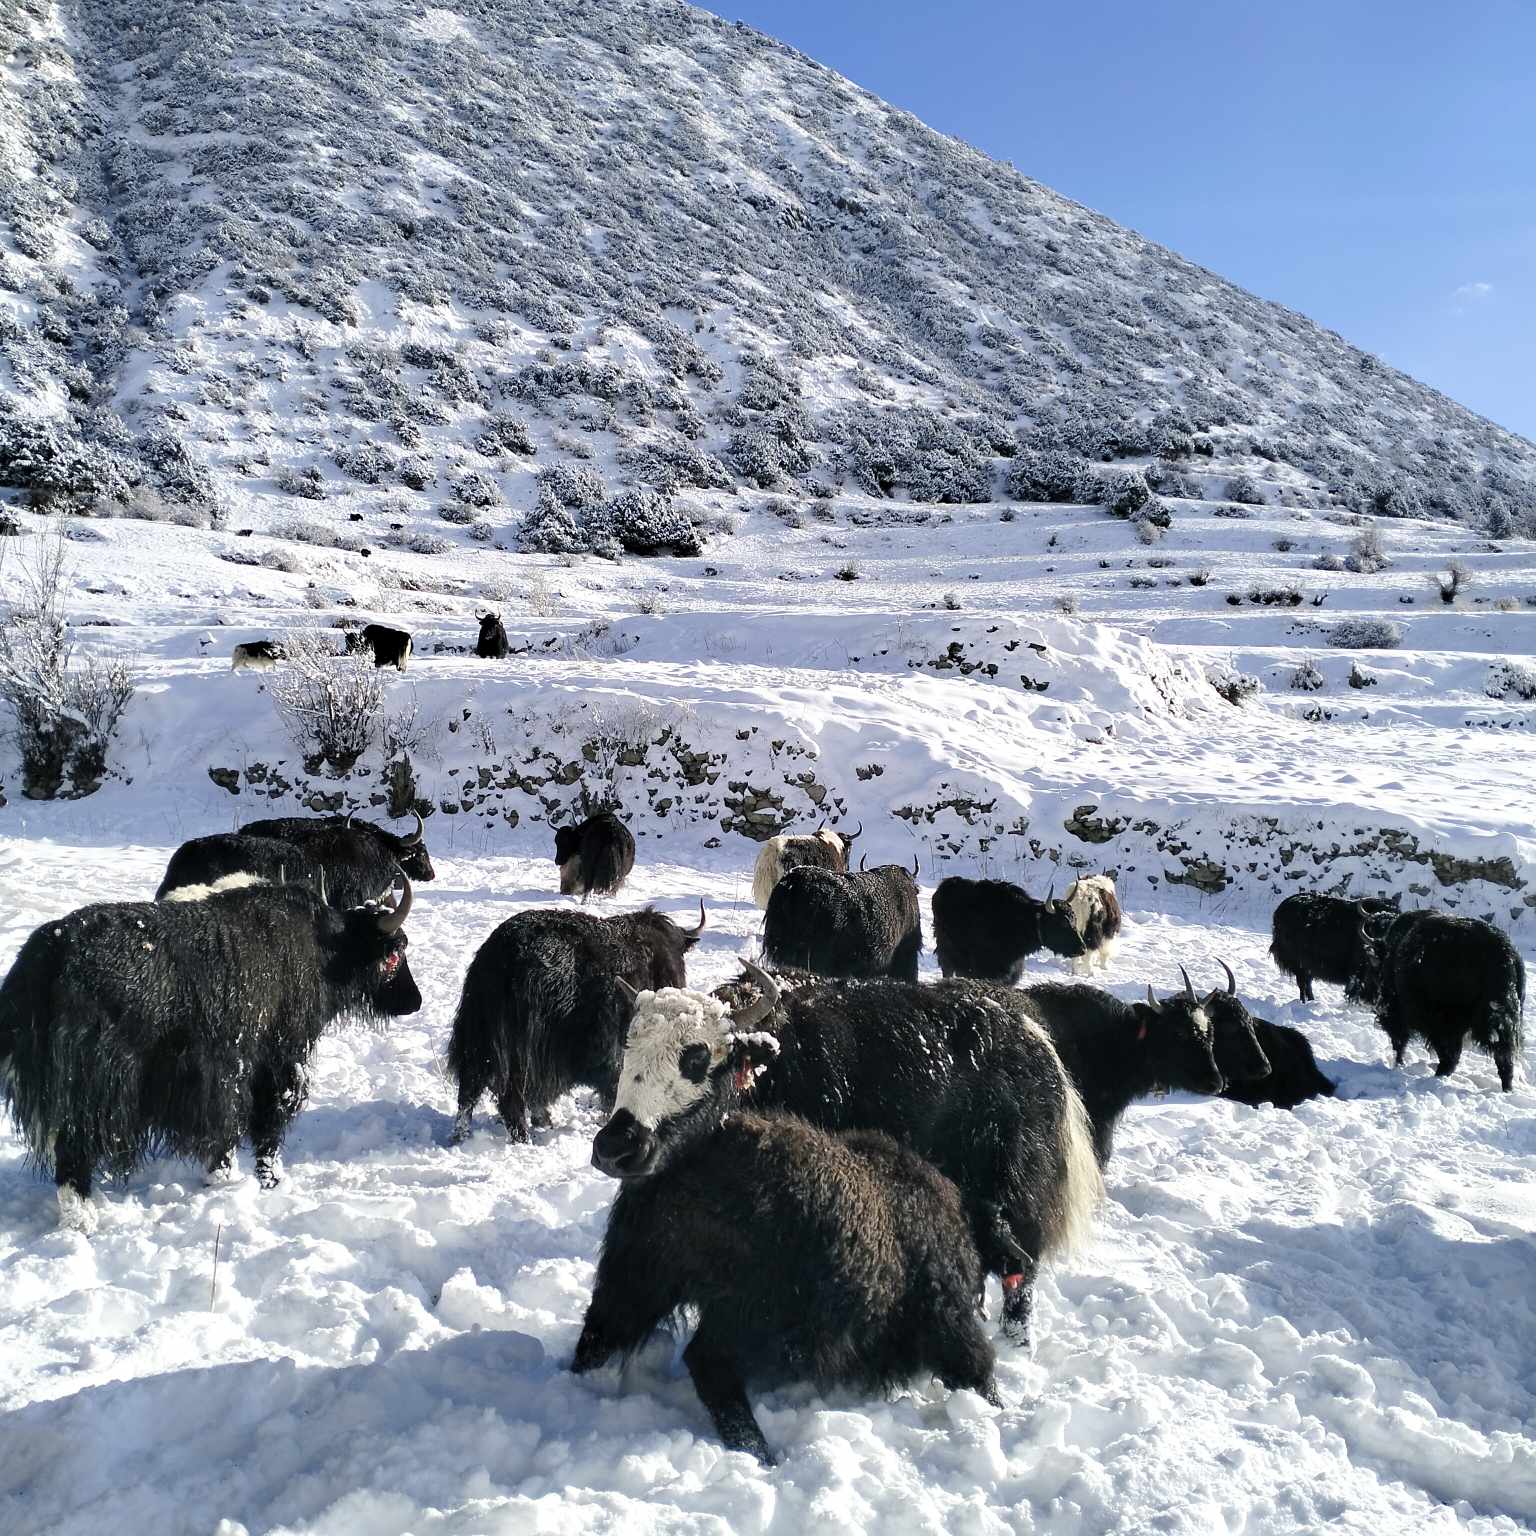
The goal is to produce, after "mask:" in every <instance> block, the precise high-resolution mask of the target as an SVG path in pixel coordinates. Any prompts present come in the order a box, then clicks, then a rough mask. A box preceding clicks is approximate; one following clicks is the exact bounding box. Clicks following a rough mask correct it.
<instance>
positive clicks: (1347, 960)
mask: <svg viewBox="0 0 1536 1536" xmlns="http://www.w3.org/2000/svg"><path fill="white" fill-rule="evenodd" d="M1395 909H1396V902H1395V901H1387V900H1381V899H1378V898H1375V897H1368V898H1366V899H1365V900H1362V901H1347V900H1345V899H1344V898H1343V897H1342V896H1323V895H1320V894H1318V893H1317V892H1315V891H1299V892H1298V893H1297V894H1296V895H1294V896H1287V897H1286V898H1285V900H1284V901H1282V902H1281V903H1280V905H1279V906H1278V907H1276V908H1275V915H1274V918H1273V920H1272V924H1271V932H1270V937H1271V941H1272V942H1271V943H1270V946H1269V952H1270V954H1271V956H1273V958H1274V962H1275V964H1276V965H1277V966H1279V967H1280V969H1281V970H1282V971H1284V972H1285V973H1286V975H1288V976H1294V977H1295V978H1296V989H1297V992H1298V993H1299V995H1300V998H1301V1001H1302V1002H1304V1003H1310V1002H1312V1001H1314V996H1313V992H1312V983H1313V981H1332V982H1337V983H1338V984H1339V985H1340V986H1342V987H1343V988H1344V989H1345V992H1346V993H1347V994H1348V995H1349V996H1352V997H1354V996H1358V991H1357V988H1356V986H1355V978H1356V975H1357V973H1358V972H1359V970H1360V966H1361V962H1362V961H1363V959H1364V958H1365V948H1364V944H1365V924H1366V919H1367V918H1368V917H1372V916H1374V915H1376V914H1378V913H1382V912H1392V911H1395Z"/></svg>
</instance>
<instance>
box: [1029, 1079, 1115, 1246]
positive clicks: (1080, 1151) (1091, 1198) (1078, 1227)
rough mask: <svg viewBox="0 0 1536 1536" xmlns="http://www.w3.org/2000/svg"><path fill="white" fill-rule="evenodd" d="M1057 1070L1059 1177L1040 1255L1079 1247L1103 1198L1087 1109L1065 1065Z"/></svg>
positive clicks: (1100, 1176) (1101, 1179)
mask: <svg viewBox="0 0 1536 1536" xmlns="http://www.w3.org/2000/svg"><path fill="white" fill-rule="evenodd" d="M1058 1065H1059V1063H1058ZM1060 1070H1061V1086H1062V1091H1063V1103H1062V1114H1061V1125H1060V1128H1059V1130H1058V1132H1057V1135H1058V1138H1059V1148H1060V1152H1061V1170H1062V1177H1061V1183H1060V1184H1059V1185H1058V1187H1057V1191H1056V1199H1055V1200H1054V1201H1052V1202H1051V1205H1050V1207H1049V1208H1048V1209H1047V1211H1046V1213H1045V1221H1044V1231H1043V1232H1042V1233H1041V1237H1042V1239H1043V1241H1042V1243H1041V1254H1042V1257H1043V1256H1044V1255H1046V1254H1052V1253H1070V1252H1071V1251H1072V1250H1073V1249H1074V1248H1080V1247H1082V1246H1083V1244H1085V1243H1086V1242H1087V1241H1088V1239H1089V1237H1090V1236H1092V1233H1093V1218H1094V1213H1095V1212H1096V1211H1097V1210H1098V1208H1099V1205H1100V1203H1101V1202H1102V1201H1103V1199H1104V1175H1103V1174H1102V1173H1101V1172H1100V1171H1099V1160H1098V1158H1097V1157H1096V1156H1095V1155H1094V1151H1093V1130H1092V1127H1091V1126H1090V1124H1089V1120H1088V1111H1087V1110H1086V1109H1084V1108H1083V1101H1082V1098H1081V1096H1080V1095H1079V1094H1078V1091H1077V1089H1076V1088H1075V1087H1074V1086H1073V1083H1072V1078H1071V1076H1070V1075H1069V1074H1068V1072H1067V1070H1066V1068H1065V1067H1061V1068H1060Z"/></svg>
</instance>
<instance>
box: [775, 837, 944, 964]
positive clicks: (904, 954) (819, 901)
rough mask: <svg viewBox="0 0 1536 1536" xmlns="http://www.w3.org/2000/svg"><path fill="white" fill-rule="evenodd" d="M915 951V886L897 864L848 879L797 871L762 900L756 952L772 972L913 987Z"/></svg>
mask: <svg viewBox="0 0 1536 1536" xmlns="http://www.w3.org/2000/svg"><path fill="white" fill-rule="evenodd" d="M922 949H923V919H922V913H921V911H920V910H919V908H918V904H917V882H916V880H915V878H914V876H913V874H912V873H911V871H910V870H907V869H904V868H903V867H902V866H901V865H899V864H882V865H879V866H878V867H877V868H875V869H870V870H860V871H858V872H857V873H854V874H838V873H836V872H834V871H832V870H828V869H816V868H812V867H810V866H803V867H802V868H800V869H792V870H790V871H789V872H788V873H787V874H786V875H784V876H783V878H782V879H780V881H779V882H778V884H777V885H775V886H774V888H773V892H772V894H771V895H770V896H769V898H768V910H767V912H766V913H765V915H764V917H763V953H764V954H765V955H766V956H767V957H768V959H769V961H770V962H771V963H772V964H773V965H775V966H779V965H785V966H793V967H795V968H797V969H800V970H807V971H814V972H815V973H816V974H817V975H818V976H846V977H856V976H891V977H894V978H896V979H897V980H899V981H916V980H917V962H918V956H919V955H920V954H921V953H922Z"/></svg>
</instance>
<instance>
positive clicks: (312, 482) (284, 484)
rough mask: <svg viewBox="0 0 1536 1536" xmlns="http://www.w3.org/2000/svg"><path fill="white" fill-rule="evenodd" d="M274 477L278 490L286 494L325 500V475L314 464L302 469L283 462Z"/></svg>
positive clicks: (310, 499) (312, 499)
mask: <svg viewBox="0 0 1536 1536" xmlns="http://www.w3.org/2000/svg"><path fill="white" fill-rule="evenodd" d="M274 478H275V479H276V481H277V488H278V490H280V491H282V492H283V493H284V494H285V495H287V496H302V497H303V498H304V499H305V500H306V501H324V500H325V477H324V476H323V475H322V474H321V473H320V470H319V468H318V466H316V465H314V464H310V465H307V466H306V467H305V468H303V469H299V468H297V467H296V466H294V465H292V464H285V465H284V466H283V467H282V468H281V469H280V470H278V472H277V474H276V475H275V476H274Z"/></svg>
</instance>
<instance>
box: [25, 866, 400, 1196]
mask: <svg viewBox="0 0 1536 1536" xmlns="http://www.w3.org/2000/svg"><path fill="white" fill-rule="evenodd" d="M410 906H411V890H410V885H409V883H407V884H406V887H405V895H404V897H403V899H402V900H401V903H400V906H399V908H398V910H394V909H391V908H387V907H380V906H370V907H363V908H358V909H356V910H354V911H351V912H338V911H336V910H335V909H334V908H331V907H327V906H325V905H324V904H323V903H322V902H321V901H320V899H319V898H318V897H317V896H316V895H315V894H314V893H313V892H311V891H307V890H305V889H304V888H303V887H301V886H296V885H284V886H267V885H252V886H245V887H242V888H239V889H233V890H226V891H221V892H216V893H212V894H209V895H207V896H206V897H204V898H203V899H202V900H201V901H165V902H120V903H112V904H105V905H100V906H91V907H82V908H80V909H79V910H78V911H76V912H72V913H70V914H69V915H68V916H67V917H61V918H56V919H55V920H54V921H52V922H48V923H44V924H43V925H42V926H41V927H40V928H38V929H37V930H36V931H35V932H34V933H33V934H32V936H31V937H30V938H29V939H28V940H27V941H26V943H25V944H24V945H22V948H21V953H20V954H19V955H18V956H17V958H16V963H15V964H14V965H13V966H12V967H11V970H10V974H9V975H8V976H7V977H6V978H5V981H4V982H3V983H0V1093H3V1095H4V1097H5V1099H6V1102H7V1103H8V1104H9V1106H10V1109H11V1112H12V1114H13V1115H14V1117H15V1120H16V1123H17V1125H18V1127H19V1128H20V1130H21V1134H22V1136H23V1138H24V1139H25V1140H26V1143H27V1146H28V1148H29V1150H30V1152H31V1155H32V1157H33V1159H34V1160H35V1161H36V1162H37V1164H38V1165H39V1166H40V1167H42V1168H45V1169H51V1170H52V1172H53V1174H54V1178H55V1181H56V1183H57V1184H58V1186H59V1203H60V1212H61V1215H63V1216H64V1217H65V1218H66V1219H73V1220H74V1221H76V1222H77V1224H80V1225H84V1226H89V1225H92V1224H93V1222H92V1216H93V1214H94V1213H93V1211H92V1207H91V1206H90V1205H89V1204H88V1203H87V1201H86V1197H87V1196H88V1195H89V1194H90V1190H91V1180H92V1177H93V1175H94V1173H95V1172H96V1170H97V1169H105V1170H107V1171H108V1172H109V1173H112V1174H117V1175H122V1174H127V1173H129V1172H131V1171H132V1170H133V1169H135V1168H137V1167H138V1166H139V1165H140V1164H141V1163H143V1161H144V1160H145V1159H146V1158H147V1157H150V1156H154V1155H158V1154H167V1153H168V1154H172V1155H175V1156H178V1157H188V1158H193V1159H195V1160H196V1161H198V1162H201V1163H202V1164H204V1165H205V1166H206V1167H208V1168H210V1169H212V1168H218V1167H220V1166H221V1165H223V1164H224V1163H225V1162H226V1161H227V1160H228V1158H229V1156H230V1154H231V1153H232V1152H233V1150H234V1148H235V1146H236V1144H237V1143H238V1142H240V1141H241V1140H243V1139H244V1138H245V1137H247V1136H249V1137H250V1138H251V1141H252V1143H253V1144H254V1147H255V1151H256V1169H257V1174H258V1177H259V1178H260V1180H261V1182H262V1184H263V1185H264V1186H268V1187H270V1185H272V1184H274V1183H275V1182H276V1180H277V1172H276V1158H277V1154H278V1151H279V1148H280V1147H281V1145H282V1140H283V1135H284V1132H285V1131H286V1130H287V1127H288V1123H289V1121H290V1120H292V1118H293V1117H294V1115H295V1114H297V1113H298V1111H299V1109H300V1108H301V1107H302V1106H303V1103H304V1097H305V1072H304V1069H305V1064H306V1062H307V1061H308V1059H309V1055H310V1052H311V1051H312V1050H313V1049H314V1045H315V1042H316V1041H317V1040H318V1039H319V1037H320V1034H321V1032H322V1031H323V1030H324V1029H325V1027H326V1025H328V1024H329V1023H330V1022H331V1021H332V1020H333V1019H336V1018H338V1017H340V1016H342V1015H354V1016H358V1017H362V1018H374V1019H378V1018H384V1017H386V1016H390V1015H399V1014H407V1013H415V1012H416V1010H417V1009H418V1008H420V1007H421V994H420V993H419V992H418V991H417V990H416V983H415V981H414V979H413V978H412V976H411V971H410V967H409V965H408V964H407V963H406V959H405V947H406V937H405V933H404V932H403V927H402V925H403V924H404V922H405V919H406V916H407V914H408V913H409V911H410Z"/></svg>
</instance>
